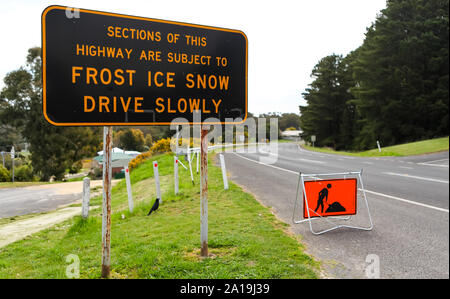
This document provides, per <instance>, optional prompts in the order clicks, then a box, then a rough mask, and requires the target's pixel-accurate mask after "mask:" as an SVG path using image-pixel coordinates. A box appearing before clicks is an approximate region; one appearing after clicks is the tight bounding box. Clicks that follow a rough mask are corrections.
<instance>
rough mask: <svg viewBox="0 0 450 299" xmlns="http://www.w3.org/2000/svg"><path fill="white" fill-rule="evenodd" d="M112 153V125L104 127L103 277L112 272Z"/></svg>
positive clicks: (107, 276)
mask: <svg viewBox="0 0 450 299" xmlns="http://www.w3.org/2000/svg"><path fill="white" fill-rule="evenodd" d="M111 153H112V127H111V126H108V127H104V128H103V203H102V208H103V210H102V277H103V278H109V276H110V273H111V255H110V251H111V175H112V168H111Z"/></svg>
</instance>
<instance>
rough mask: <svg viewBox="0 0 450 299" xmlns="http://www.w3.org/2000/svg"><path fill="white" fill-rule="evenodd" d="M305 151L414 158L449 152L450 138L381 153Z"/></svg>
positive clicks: (421, 142)
mask: <svg viewBox="0 0 450 299" xmlns="http://www.w3.org/2000/svg"><path fill="white" fill-rule="evenodd" d="M303 147H304V148H305V149H308V150H311V151H316V152H321V153H327V154H339V155H347V156H354V157H382V156H394V157H403V156H412V155H422V154H430V153H435V152H441V151H446V150H447V151H448V149H449V137H448V136H447V137H443V138H435V139H429V140H423V141H417V142H411V143H405V144H399V145H394V146H388V147H382V148H381V153H380V152H379V151H378V148H376V149H372V150H368V151H364V152H343V151H335V150H333V149H330V148H320V147H319V148H318V147H312V146H307V145H304V146H303Z"/></svg>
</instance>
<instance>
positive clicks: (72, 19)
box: [42, 6, 247, 126]
mask: <svg viewBox="0 0 450 299" xmlns="http://www.w3.org/2000/svg"><path fill="white" fill-rule="evenodd" d="M42 50H43V111H44V115H45V118H46V119H47V121H49V122H50V123H52V124H54V125H58V126H95V125H167V124H169V123H170V122H171V121H172V120H173V119H175V118H177V117H183V118H185V119H187V120H188V121H189V122H190V123H193V120H194V119H193V112H194V111H196V110H198V111H200V112H201V115H202V121H204V120H205V119H207V118H216V119H218V121H215V122H208V123H225V122H226V121H227V122H228V120H229V119H236V118H242V119H243V120H245V119H246V117H247V38H246V36H245V34H244V33H242V32H241V31H238V30H231V29H222V28H215V27H207V26H201V25H193V24H185V23H178V22H171V21H162V20H155V19H148V18H142V17H134V16H127V15H120V14H114V13H106V12H99V11H91V10H85V9H72V8H67V7H62V6H50V7H48V8H46V9H45V10H44V12H43V13H42Z"/></svg>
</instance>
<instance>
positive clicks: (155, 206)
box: [147, 198, 159, 216]
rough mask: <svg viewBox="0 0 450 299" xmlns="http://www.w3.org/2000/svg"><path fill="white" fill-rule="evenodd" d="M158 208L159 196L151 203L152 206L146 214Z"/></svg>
mask: <svg viewBox="0 0 450 299" xmlns="http://www.w3.org/2000/svg"><path fill="white" fill-rule="evenodd" d="M158 208H159V198H157V199H156V200H155V203H154V204H153V206H152V208H151V209H150V212H148V214H147V216H149V215H150V214H151V213H152V212H153V211H156V210H157V209H158Z"/></svg>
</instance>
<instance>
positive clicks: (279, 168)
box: [233, 153, 298, 175]
mask: <svg viewBox="0 0 450 299" xmlns="http://www.w3.org/2000/svg"><path fill="white" fill-rule="evenodd" d="M233 154H234V155H236V156H238V157H240V158H242V159H245V160H248V161H251V162H254V163H257V164H261V165H264V166H269V167H272V168H275V169H278V170H282V171H287V172H290V173H293V174H297V175H298V172H296V171H292V170H289V169H284V168H281V167H277V166H273V165H270V164H266V163H263V162H259V161H256V160H252V159H249V158H247V157H244V156H241V155H239V154H237V153H233Z"/></svg>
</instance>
